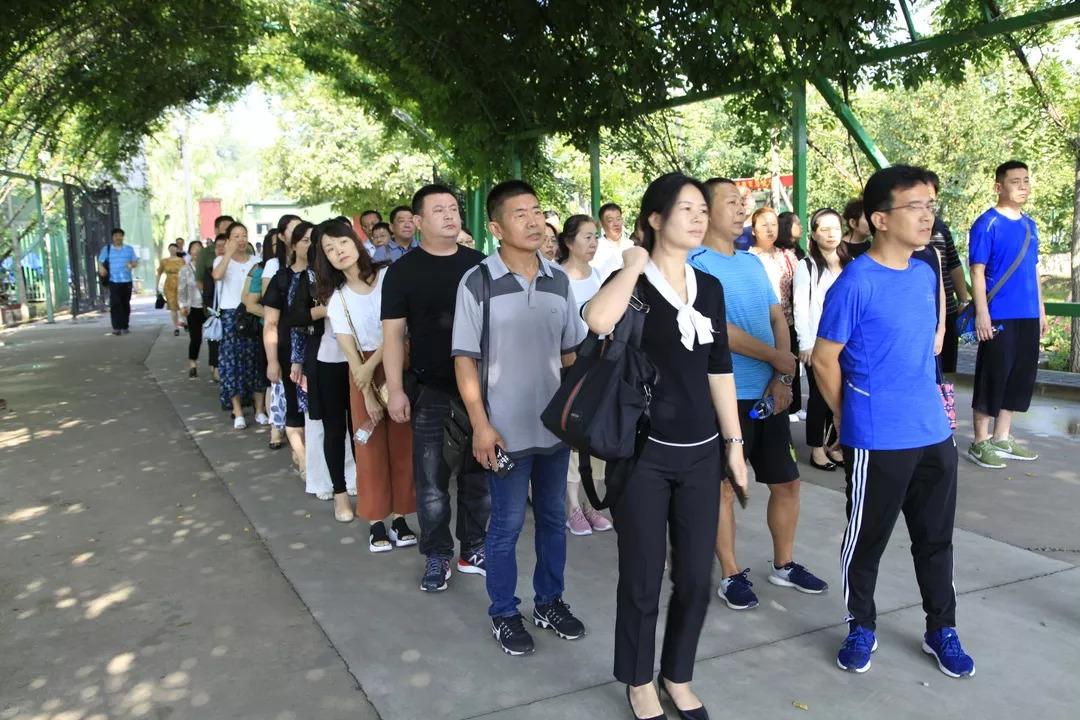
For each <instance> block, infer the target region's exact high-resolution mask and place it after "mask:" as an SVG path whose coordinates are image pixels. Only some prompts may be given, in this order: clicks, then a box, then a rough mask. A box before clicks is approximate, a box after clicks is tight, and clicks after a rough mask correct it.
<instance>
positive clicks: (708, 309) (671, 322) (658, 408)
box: [608, 269, 732, 445]
mask: <svg viewBox="0 0 1080 720" xmlns="http://www.w3.org/2000/svg"><path fill="white" fill-rule="evenodd" d="M694 274H695V275H696V276H697V298H695V299H694V309H695V310H697V311H698V312H700V313H701V314H702V315H704V316H705V317H707V318H709V319H710V320H711V321H712V325H713V341H712V342H711V343H709V344H707V345H701V344H700V343H698V342H696V341H695V342H694V349H693V350H687V349H686V346H685V345H683V344H682V340H681V339H680V336H679V323H678V316H677V311H676V309H675V308H674V307H672V306H671V305H670V304H669V303H668V301H667V300H665V299H664V298H663V296H662V295H661V294H660V293H659V291H657V290H656V288H654V287H653V286H652V284H651V283H649V281H648V280H645V279H644V278H642V280H643V282H642V285H643V287H644V293H645V297H644V298H641V300H642V301H644V302H645V303H646V304H647V305H648V306H649V312H648V313H647V314H646V315H645V328H644V330H643V331H642V336H641V347H642V349H643V350H645V352H646V353H647V354H648V356H649V358H650V359H651V360H652V361H653V362H654V363H655V364H656V367H657V369H658V370H659V371H660V381H659V382H658V383H657V384H656V386H655V387H654V388H653V394H652V404H651V405H650V407H649V416H650V420H651V422H652V429H651V430H650V432H649V436H650V437H652V438H654V439H656V440H659V441H661V442H666V443H675V444H679V445H692V444H694V443H699V442H703V441H705V440H708V439H709V438H710V437H712V436H713V435H716V434H717V432H718V431H719V426H718V424H717V421H716V410H715V409H714V408H713V403H712V394H711V393H710V391H709V375H724V374H727V373H730V372H732V369H731V351H730V349H729V347H728V336H727V313H726V311H725V308H724V288H723V286H722V285H721V284H720V281H719V280H717V279H716V278H714V277H713V276H712V275H708V274H706V273H703V272H701V271H700V270H696V269H695V270H694ZM612 277H614V275H612ZM608 279H609V280H610V279H611V278H608Z"/></svg>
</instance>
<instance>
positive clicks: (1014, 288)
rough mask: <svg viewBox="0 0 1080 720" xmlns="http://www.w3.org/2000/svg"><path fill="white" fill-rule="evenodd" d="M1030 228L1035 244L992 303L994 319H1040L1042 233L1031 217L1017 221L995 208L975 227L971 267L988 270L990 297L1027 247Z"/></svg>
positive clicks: (1029, 244)
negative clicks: (978, 266) (983, 267)
mask: <svg viewBox="0 0 1080 720" xmlns="http://www.w3.org/2000/svg"><path fill="white" fill-rule="evenodd" d="M1026 227H1030V228H1031V241H1030V242H1029V243H1028V249H1027V252H1026V253H1024V259H1023V260H1022V261H1021V262H1020V265H1019V267H1017V268H1016V270H1015V271H1014V272H1013V274H1012V275H1010V276H1009V279H1008V280H1006V281H1005V285H1004V286H1002V288H1001V289H1000V290H998V293H997V295H995V296H994V299H993V300H991V301H990V317H991V318H992V319H994V320H1018V319H1022V318H1037V317H1039V310H1040V308H1039V273H1038V270H1036V267H1035V266H1036V264H1037V263H1038V262H1039V233H1038V231H1037V230H1036V229H1035V221H1034V220H1032V219H1031V218H1029V217H1028V216H1027V215H1024V216H1022V217H1021V218H1020V219H1019V220H1013V219H1012V218H1009V217H1006V216H1004V215H1002V214H1001V213H1000V212H998V211H997V209H995V208H990V209H989V210H987V211H986V212H984V213H983V214H982V215H980V216H979V217H978V219H977V220H976V221H975V224H974V225H972V226H971V235H970V237H969V240H968V243H969V248H968V263H969V264H971V265H979V264H981V265H985V266H986V292H987V294H989V293H990V290H991V289H993V287H994V283H996V282H997V279H998V278H1000V277H1001V276H1002V275H1004V274H1005V271H1006V270H1008V269H1009V266H1010V265H1012V264H1013V261H1014V260H1016V256H1017V255H1018V254H1019V253H1020V248H1021V247H1023V245H1024V234H1025V232H1026Z"/></svg>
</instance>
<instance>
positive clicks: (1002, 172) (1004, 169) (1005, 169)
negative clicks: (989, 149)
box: [994, 160, 1028, 183]
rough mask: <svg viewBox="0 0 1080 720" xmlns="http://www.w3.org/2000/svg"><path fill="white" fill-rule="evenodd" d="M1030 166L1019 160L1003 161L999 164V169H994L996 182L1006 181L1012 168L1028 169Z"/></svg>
mask: <svg viewBox="0 0 1080 720" xmlns="http://www.w3.org/2000/svg"><path fill="white" fill-rule="evenodd" d="M1027 169H1028V166H1027V165H1025V164H1024V163H1022V162H1020V161H1019V160H1009V161H1007V162H1003V163H1001V164H1000V165H998V166H997V170H995V171H994V182H998V183H1003V182H1005V176H1006V175H1008V174H1009V171H1010V170H1027Z"/></svg>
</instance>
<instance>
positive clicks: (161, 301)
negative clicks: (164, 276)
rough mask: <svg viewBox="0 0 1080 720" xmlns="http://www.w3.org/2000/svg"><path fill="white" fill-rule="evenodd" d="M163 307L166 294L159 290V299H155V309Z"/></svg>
mask: <svg viewBox="0 0 1080 720" xmlns="http://www.w3.org/2000/svg"><path fill="white" fill-rule="evenodd" d="M163 307H165V296H164V295H162V294H161V293H160V292H159V293H158V294H157V300H155V301H154V309H155V310H160V309H161V308H163Z"/></svg>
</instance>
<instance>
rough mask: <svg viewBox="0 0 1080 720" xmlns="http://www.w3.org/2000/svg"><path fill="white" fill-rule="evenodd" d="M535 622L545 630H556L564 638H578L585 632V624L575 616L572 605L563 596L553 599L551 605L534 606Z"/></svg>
mask: <svg viewBox="0 0 1080 720" xmlns="http://www.w3.org/2000/svg"><path fill="white" fill-rule="evenodd" d="M533 622H534V623H536V624H537V626H538V627H541V628H544V629H545V630H547V629H548V628H550V629H552V630H554V631H555V634H556V635H558V636H559V637H561V638H562V639H563V640H577V639H578V638H579V637H581V636H582V635H584V634H585V624H584V623H583V622H581V621H580V620H578V619H577V618H576V617H574V614H573V613H572V612H570V606H569V605H567V604H566V603H564V602H563V599H562V598H561V597H557V598H555V599H554V600H552V601H551V604H550V605H537V606H536V607H535V608H533Z"/></svg>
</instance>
